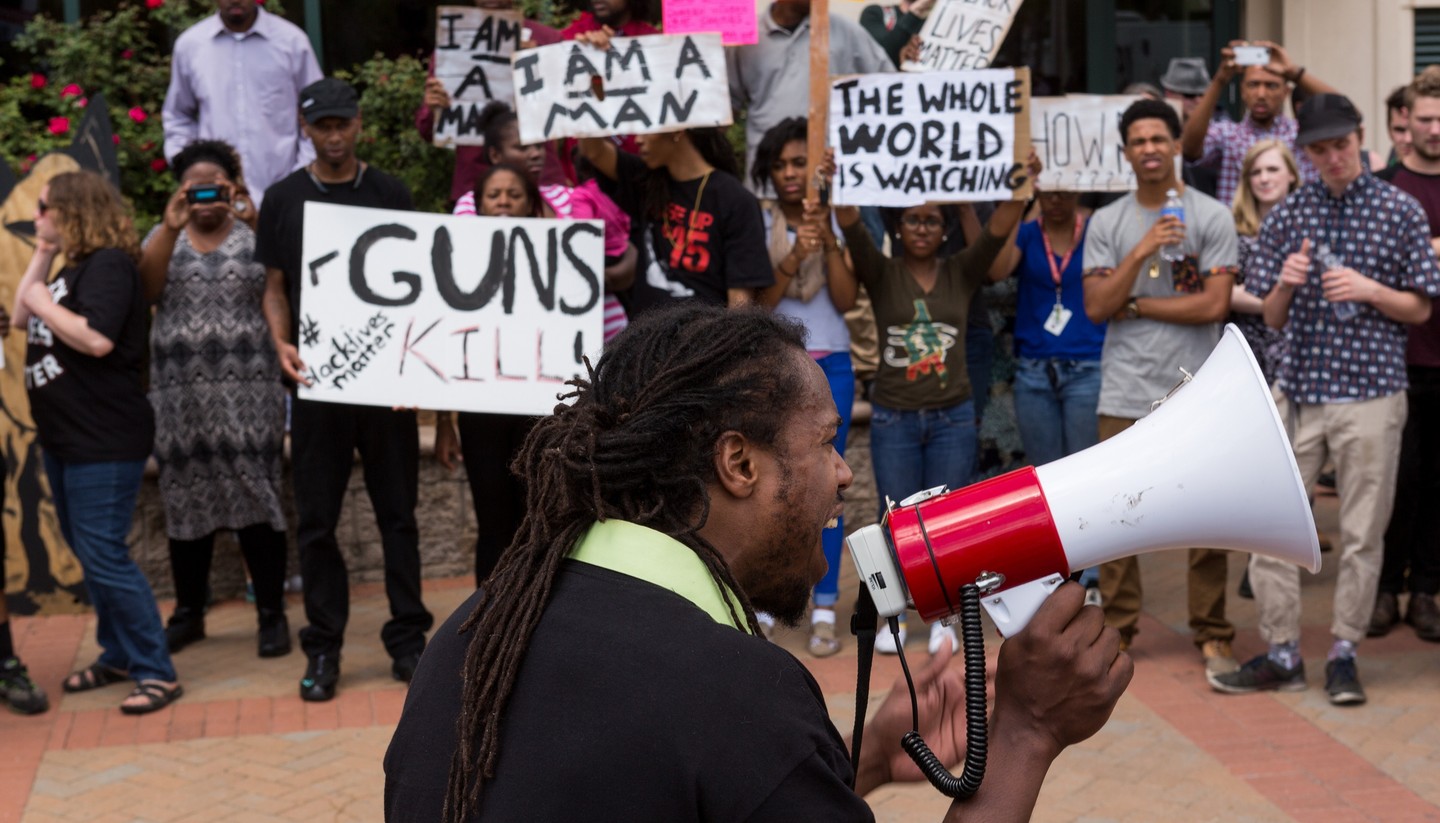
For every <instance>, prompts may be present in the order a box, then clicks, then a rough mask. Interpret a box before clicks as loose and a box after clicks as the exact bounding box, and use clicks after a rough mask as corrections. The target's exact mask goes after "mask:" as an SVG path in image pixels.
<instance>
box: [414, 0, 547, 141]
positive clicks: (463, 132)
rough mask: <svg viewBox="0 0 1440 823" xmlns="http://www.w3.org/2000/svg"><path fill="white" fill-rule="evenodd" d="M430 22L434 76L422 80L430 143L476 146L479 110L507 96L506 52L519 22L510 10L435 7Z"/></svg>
mask: <svg viewBox="0 0 1440 823" xmlns="http://www.w3.org/2000/svg"><path fill="white" fill-rule="evenodd" d="M436 24H437V27H436V34H435V62H434V66H435V77H434V78H432V79H431V80H427V81H426V83H425V105H426V106H427V107H428V108H431V109H434V110H436V112H437V116H436V118H435V145H437V146H456V145H461V146H478V145H481V144H483V143H484V142H485V136H484V135H483V134H481V133H480V110H481V109H483V108H485V104H486V103H489V102H490V101H491V100H500V101H503V102H506V103H508V102H510V100H511V98H512V96H513V87H512V85H511V73H510V57H511V55H513V54H514V53H515V52H516V51H517V50H519V48H520V39H521V36H522V32H523V29H524V26H525V21H524V20H523V19H522V18H521V17H520V13H519V12H514V11H486V10H484V9H478V8H474V7H471V6H441V7H440V8H439V9H438V10H437V12H436ZM437 85H438V86H439V88H438V89H437V88H436V86H437Z"/></svg>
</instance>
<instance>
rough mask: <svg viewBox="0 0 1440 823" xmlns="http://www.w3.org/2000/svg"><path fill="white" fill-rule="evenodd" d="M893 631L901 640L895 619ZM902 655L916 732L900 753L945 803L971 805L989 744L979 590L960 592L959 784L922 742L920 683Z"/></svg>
mask: <svg viewBox="0 0 1440 823" xmlns="http://www.w3.org/2000/svg"><path fill="white" fill-rule="evenodd" d="M890 630H891V632H893V633H895V634H896V636H897V639H898V636H899V622H898V620H897V619H896V618H893V617H892V618H890ZM896 648H899V649H900V669H901V670H902V671H903V672H904V673H905V683H906V684H907V685H908V686H909V687H910V717H911V729H910V731H908V732H906V733H905V736H904V737H902V738H900V748H902V749H904V750H905V753H906V754H908V755H910V759H911V760H913V761H915V765H916V766H919V767H920V772H921V773H922V774H924V775H925V779H927V780H929V781H930V785H932V786H934V787H935V788H936V789H938V790H939V791H940V793H941V794H944V795H945V796H946V797H951V798H954V799H956V800H967V799H969V798H970V797H971V796H973V795H974V794H975V792H977V791H979V789H980V782H981V781H982V780H984V779H985V758H986V754H987V748H988V742H989V722H988V720H987V718H986V708H987V707H986V702H985V632H984V629H983V627H982V626H981V624H980V589H979V588H978V587H977V586H975V584H973V583H967V584H965V585H964V586H961V587H960V648H961V651H962V652H963V653H964V655H965V768H964V769H962V770H961V772H960V776H959V777H958V778H957V777H956V776H955V775H953V774H951V773H950V770H949V769H947V768H945V764H944V763H941V762H940V758H938V757H936V756H935V753H934V752H932V751H930V747H929V746H928V745H926V743H925V739H924V738H922V737H921V736H920V705H919V701H918V700H917V698H916V696H915V681H914V680H912V679H911V678H910V667H909V666H908V665H906V663H905V650H904V649H903V648H900V646H899V644H898V643H897V644H896Z"/></svg>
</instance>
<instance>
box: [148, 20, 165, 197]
mask: <svg viewBox="0 0 1440 823" xmlns="http://www.w3.org/2000/svg"><path fill="white" fill-rule="evenodd" d="M146 2H153V3H155V4H156V5H159V3H160V0H146ZM150 170H151V171H154V172H162V171H165V158H163V157H157V158H155V159H154V160H151V161H150Z"/></svg>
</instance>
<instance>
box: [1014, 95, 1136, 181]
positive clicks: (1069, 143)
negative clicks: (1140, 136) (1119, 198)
mask: <svg viewBox="0 0 1440 823" xmlns="http://www.w3.org/2000/svg"><path fill="white" fill-rule="evenodd" d="M1139 99H1140V98H1139V97H1132V96H1127V95H1100V94H1069V95H1066V96H1064V97H1032V98H1030V142H1032V143H1034V144H1035V153H1036V154H1037V155H1039V157H1040V161H1041V162H1042V163H1044V164H1045V170H1044V171H1042V172H1040V178H1039V179H1038V180H1036V181H1035V185H1037V186H1039V187H1040V189H1042V190H1048V191H1130V190H1132V189H1134V188H1135V186H1136V182H1135V169H1134V168H1132V167H1131V166H1130V161H1128V160H1126V159H1125V145H1124V143H1123V142H1122V141H1121V140H1120V117H1121V115H1123V114H1124V113H1125V110H1126V109H1128V108H1129V107H1130V104H1132V103H1134V102H1135V101H1137V100H1139Z"/></svg>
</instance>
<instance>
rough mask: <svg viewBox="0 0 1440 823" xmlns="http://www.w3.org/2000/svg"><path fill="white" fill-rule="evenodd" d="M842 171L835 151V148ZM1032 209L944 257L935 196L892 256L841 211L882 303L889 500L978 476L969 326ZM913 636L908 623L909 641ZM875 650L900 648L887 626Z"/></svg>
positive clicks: (853, 211) (999, 210)
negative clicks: (979, 295) (973, 305)
mask: <svg viewBox="0 0 1440 823" xmlns="http://www.w3.org/2000/svg"><path fill="white" fill-rule="evenodd" d="M826 162H827V166H830V167H831V168H832V169H833V152H832V153H831V154H828V155H827V161H826ZM1026 171H1027V173H1028V174H1029V176H1030V177H1031V178H1032V179H1033V178H1034V177H1035V176H1036V175H1038V174H1039V173H1040V161H1039V160H1038V159H1037V158H1036V157H1035V155H1034V154H1033V153H1032V154H1031V155H1030V159H1029V161H1028V162H1027V164H1026ZM1024 212H1025V202H1024V201H1015V200H1009V201H1006V202H1004V203H1001V204H1000V205H999V206H997V207H996V209H995V213H994V214H993V215H992V216H991V218H990V222H989V224H988V225H987V226H986V227H985V230H984V231H982V232H981V233H980V237H979V238H978V239H977V241H976V242H975V243H972V244H970V245H968V246H967V247H966V248H965V250H964V251H962V252H960V253H959V254H955V255H953V256H950V257H941V256H940V255H939V249H940V247H941V245H942V244H943V243H944V242H945V239H946V236H945V218H944V215H943V214H942V212H941V207H940V206H939V204H936V203H923V204H921V205H918V206H911V207H909V208H906V209H903V210H902V211H901V212H900V217H899V220H898V223H897V225H898V230H897V231H896V232H895V237H894V242H893V245H892V249H893V250H892V252H891V254H892V256H891V257H888V258H887V257H886V256H885V255H883V254H882V253H881V252H880V250H879V249H878V248H876V246H875V242H874V241H873V240H871V238H870V234H869V232H867V231H866V230H865V227H864V225H862V224H861V222H860V210H859V209H858V208H855V207H853V206H842V207H837V208H836V209H835V217H836V220H837V221H838V222H839V224H840V228H841V230H842V231H843V232H844V234H845V243H846V246H847V247H848V248H849V249H850V255H851V259H852V260H853V261H854V275H855V278H856V279H857V280H858V281H859V282H860V283H861V284H863V285H864V286H865V291H866V292H868V293H869V295H870V300H871V302H872V303H873V304H874V307H875V325H876V328H877V330H878V332H879V337H880V365H879V370H878V371H877V373H876V376H875V383H874V387H873V389H872V390H871V403H870V405H871V409H872V411H871V418H870V454H871V460H872V461H873V462H874V466H875V486H876V491H877V492H878V493H879V497H880V501H881V505H882V506H883V505H884V501H885V500H886V498H889V499H891V500H894V501H897V502H898V501H899V500H902V499H904V498H906V497H909V496H910V495H912V494H914V493H915V492H918V491H921V490H923V489H929V488H933V487H935V486H948V487H949V488H951V489H956V488H960V487H962V486H964V485H966V484H968V483H969V482H970V476H971V472H972V470H973V469H974V466H975V456H976V450H977V449H978V448H979V436H978V430H977V428H976V423H975V402H974V399H973V398H972V396H971V394H972V393H971V388H970V379H969V375H968V374H967V370H966V368H965V328H966V320H967V317H968V315H969V310H970V301H971V300H972V299H973V298H974V296H975V293H976V291H978V290H979V289H980V287H981V286H982V285H984V284H985V282H986V281H987V279H988V280H998V279H1002V278H1003V275H1001V276H995V275H992V272H991V267H992V264H993V263H994V262H995V258H996V256H997V255H999V254H1000V252H1001V250H1002V249H1004V248H1005V246H1006V244H1007V241H1008V239H1009V237H1010V233H1011V232H1012V231H1014V230H1015V226H1016V225H1017V224H1018V223H1019V222H1020V218H1021V216H1022V215H1023V214H1024ZM904 638H905V634H904V629H903V624H902V629H901V638H900V639H901V642H902V643H903V642H904ZM947 640H948V641H949V642H950V644H951V647H952V648H958V647H959V639H958V638H957V637H956V636H955V632H954V630H953V629H950V628H948V627H945V626H941V625H940V624H938V623H937V624H935V626H933V627H932V628H931V634H930V644H929V645H930V651H931V653H932V654H933V653H935V652H936V651H937V650H938V649H939V648H940V646H941V644H943V643H944V642H946V641H947ZM876 648H877V649H879V650H880V651H882V652H887V653H892V654H893V653H894V652H895V645H894V641H893V640H892V639H891V636H890V634H889V633H888V632H881V633H880V635H879V636H878V637H877V638H876Z"/></svg>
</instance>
